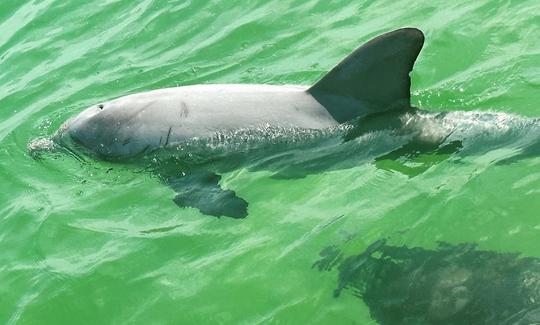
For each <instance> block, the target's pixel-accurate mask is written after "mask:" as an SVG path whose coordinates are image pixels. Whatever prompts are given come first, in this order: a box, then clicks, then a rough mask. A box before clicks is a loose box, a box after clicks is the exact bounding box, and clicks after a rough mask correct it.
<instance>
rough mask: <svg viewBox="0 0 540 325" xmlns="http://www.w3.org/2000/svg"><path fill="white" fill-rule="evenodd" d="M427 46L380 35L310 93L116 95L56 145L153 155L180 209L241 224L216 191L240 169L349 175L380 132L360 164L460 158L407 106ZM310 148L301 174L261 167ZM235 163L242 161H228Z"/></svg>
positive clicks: (257, 88) (243, 205)
mask: <svg viewBox="0 0 540 325" xmlns="http://www.w3.org/2000/svg"><path fill="white" fill-rule="evenodd" d="M423 42H424V35H423V33H422V32H421V31H420V30H418V29H415V28H404V29H399V30H395V31H393V32H389V33H387V34H384V35H381V36H379V37H376V38H375V39H373V40H371V41H369V42H367V43H366V44H364V45H362V46H361V47H360V48H358V49H357V50H356V51H354V52H353V53H352V54H351V55H349V56H348V57H347V58H345V59H344V60H343V61H342V62H341V63H339V64H338V65H337V66H336V67H335V68H333V69H332V70H331V71H330V72H329V73H328V74H327V75H325V76H324V77H323V78H322V79H321V80H319V81H318V82H317V83H315V84H314V85H313V86H311V87H303V86H274V85H192V86H184V87H176V88H167V89H159V90H153V91H149V92H143V93H138V94H132V95H128V96H124V97H120V98H117V99H114V100H111V101H108V102H103V103H99V104H97V105H94V106H92V107H89V108H87V109H86V110H84V111H83V112H81V113H80V114H78V115H77V116H75V117H74V118H72V119H70V120H68V121H67V122H66V123H64V124H63V125H62V126H61V128H60V129H59V131H58V132H57V133H56V135H55V136H54V137H53V140H54V143H55V144H60V145H61V146H63V147H64V148H68V150H70V152H85V153H89V154H90V155H91V156H96V157H98V158H101V159H106V160H112V161H123V162H127V161H130V162H132V161H138V160H141V158H144V157H148V156H151V157H153V158H154V159H155V157H158V158H159V159H158V163H157V164H154V166H153V171H152V172H153V174H155V175H157V176H158V177H159V178H160V180H161V181H162V182H163V183H165V184H167V185H168V186H170V187H171V188H173V189H174V190H175V192H176V196H175V198H174V202H175V203H176V204H177V205H179V206H181V207H195V208H197V209H199V210H200V211H201V212H203V213H205V214H208V215H213V216H229V217H234V218H243V217H245V216H247V208H248V203H247V202H246V201H245V200H243V199H242V198H240V197H238V196H236V193H235V192H234V191H232V190H226V189H223V188H221V186H220V185H219V181H220V176H219V174H220V173H223V172H226V171H227V170H231V169H234V168H236V167H238V163H243V162H246V161H248V162H249V164H250V165H256V166H254V167H255V168H265V167H271V168H274V169H279V170H280V173H279V175H278V176H281V177H301V176H302V175H305V174H306V173H309V172H317V171H318V170H321V169H325V170H326V169H328V168H330V169H331V168H350V167H353V166H351V165H347V164H346V163H345V164H343V163H342V161H343V156H342V154H343V153H344V152H345V151H344V149H343V147H347V146H348V147H349V148H354V149H356V148H357V147H358V144H359V143H360V144H365V142H366V141H369V138H370V137H373V136H375V137H377V135H373V134H374V133H376V134H379V135H380V134H381V132H382V133H384V132H386V133H390V134H391V135H392V136H393V137H392V138H388V137H386V138H385V137H382V138H379V139H375V141H371V143H370V144H371V145H372V144H373V143H377V141H379V142H381V143H379V144H380V146H378V147H377V148H372V150H371V151H370V152H371V155H367V156H366V155H363V156H362V155H360V156H359V157H360V159H367V160H369V159H372V160H373V159H375V160H376V158H378V157H379V158H380V157H385V158H392V157H395V156H396V155H397V157H399V156H400V155H408V153H409V151H411V152H422V151H424V152H431V151H433V152H435V153H439V152H448V151H449V152H457V151H459V150H461V149H462V144H461V140H460V139H457V140H452V137H453V134H457V133H459V132H457V133H456V128H455V127H452V126H451V123H450V124H448V123H445V120H446V116H447V115H451V114H445V113H439V114H433V113H426V112H422V111H420V110H417V109H414V108H411V105H410V85H411V80H410V77H409V73H410V71H411V70H412V67H413V65H414V62H415V60H416V58H417V56H418V54H419V52H420V50H421V48H422V46H423ZM430 121H434V123H431V124H433V125H431V126H430ZM441 121H442V123H440V122H441ZM336 135H337V136H336ZM366 137H367V138H366ZM343 139H345V144H344V143H343ZM366 139H367V140H366ZM296 140H298V141H296ZM353 140H354V141H353ZM313 141H314V142H315V143H316V144H317V146H318V147H319V148H320V149H319V150H316V151H315V152H313V153H310V154H307V155H306V156H307V158H306V157H302V159H300V160H301V161H303V162H306V164H305V165H304V166H298V164H294V163H291V164H290V165H288V166H287V164H289V162H290V160H288V159H287V156H285V155H281V156H280V155H277V156H276V157H277V158H276V159H273V160H271V161H268V159H258V158H263V157H264V155H266V154H268V148H270V147H271V148H273V149H272V150H279V149H280V148H290V147H291V145H293V146H306V145H308V144H310V143H311V142H313ZM45 142H46V143H42V144H45V145H46V146H47V147H50V146H52V144H51V143H50V142H47V141H45ZM291 142H292V143H291ZM33 144H36V143H33ZM396 144H397V148H396ZM38 145H39V144H38ZM270 145H272V146H270ZM340 145H341V147H340ZM308 146H309V145H308ZM441 148H442V149H441ZM209 151H210V152H212V154H208V152H209ZM356 152H357V151H356V150H349V152H348V154H349V155H352V154H354V153H356ZM183 153H187V155H184V154H183ZM289 153H290V152H289ZM340 154H341V155H340ZM234 155H237V158H238V157H239V158H238V159H231V156H234ZM220 157H224V159H221V160H220V159H219V158H220ZM255 158H257V159H255ZM348 161H349V164H350V163H351V162H354V163H362V162H363V161H361V160H360V161H359V160H355V159H351V160H348ZM235 163H236V164H235ZM414 173H415V172H414V171H413V172H411V174H410V175H409V176H414V175H413V174H414ZM186 175H187V176H186Z"/></svg>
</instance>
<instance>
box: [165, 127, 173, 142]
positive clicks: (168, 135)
mask: <svg viewBox="0 0 540 325" xmlns="http://www.w3.org/2000/svg"><path fill="white" fill-rule="evenodd" d="M171 130H172V126H169V132H167V139H166V140H165V146H166V145H168V144H169V138H170V136H171Z"/></svg>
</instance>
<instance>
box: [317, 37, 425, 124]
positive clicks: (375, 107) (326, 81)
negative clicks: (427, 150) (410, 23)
mask: <svg viewBox="0 0 540 325" xmlns="http://www.w3.org/2000/svg"><path fill="white" fill-rule="evenodd" d="M423 44H424V34H423V33H422V32H421V31H420V30H418V29H416V28H403V29H398V30H395V31H393V32H389V33H386V34H383V35H381V36H378V37H376V38H374V39H372V40H371V41H369V42H367V43H365V44H364V45H362V46H361V47H359V48H358V49H357V50H356V51H354V52H353V53H351V54H350V55H349V56H348V57H346V58H345V59H344V60H343V61H341V63H339V64H338V65H337V66H336V67H335V68H333V69H332V70H331V71H330V72H329V73H327V74H326V75H325V76H324V77H323V78H322V79H321V80H319V81H318V82H317V83H316V84H315V85H313V86H312V87H311V88H310V89H309V90H308V92H309V93H310V94H311V95H312V96H313V97H315V99H317V101H319V102H320V103H321V104H322V105H323V106H324V107H325V108H326V109H327V110H328V111H329V112H330V114H331V115H332V116H333V117H334V119H336V121H338V122H339V123H343V122H347V121H349V120H351V119H353V118H355V117H358V116H365V115H368V114H371V113H374V112H384V111H389V110H398V109H406V108H409V107H410V97H411V95H410V87H411V79H410V77H409V72H410V71H411V70H412V67H413V65H414V61H415V60H416V58H417V57H418V54H419V53H420V50H421V49H422V45H423Z"/></svg>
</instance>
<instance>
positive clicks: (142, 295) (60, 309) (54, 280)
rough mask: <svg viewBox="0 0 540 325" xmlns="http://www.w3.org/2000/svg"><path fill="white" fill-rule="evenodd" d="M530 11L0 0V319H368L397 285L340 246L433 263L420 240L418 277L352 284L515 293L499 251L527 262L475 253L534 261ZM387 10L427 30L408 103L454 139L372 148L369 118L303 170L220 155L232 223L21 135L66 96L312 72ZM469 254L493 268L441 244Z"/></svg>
mask: <svg viewBox="0 0 540 325" xmlns="http://www.w3.org/2000/svg"><path fill="white" fill-rule="evenodd" d="M538 12H540V5H539V4H538V1H532V0H530V1H527V0H523V1H475V2H471V1H454V2H451V3H450V2H446V1H415V2H414V3H410V2H405V1H389V0H383V1H376V2H374V1H315V0H308V1H292V0H290V1H289V0H279V1H278V0H275V1H273V0H270V1H268V0H267V1H262V0H257V1H251V0H249V1H242V2H240V1H225V0H215V1H150V0H147V1H101V2H99V3H97V2H95V3H93V2H87V3H85V2H82V1H60V0H39V1H38V0H36V1H15V0H7V1H2V2H1V3H0V180H1V182H0V202H1V203H2V204H1V205H0V250H1V251H0V323H7V324H75V323H76V324H101V323H143V324H149V323H151V324H200V323H221V324H259V323H262V324H264V323H284V324H299V323H313V324H332V323H335V324H342V323H353V324H377V323H381V324H386V323H385V321H384V320H382V318H381V316H380V315H379V314H377V313H376V311H377V310H378V309H377V308H382V307H380V306H383V305H385V304H387V305H391V304H392V302H393V301H396V299H397V298H396V297H397V296H399V295H398V294H396V292H398V293H401V292H402V291H399V290H397V289H396V290H397V291H391V290H389V292H390V293H389V294H387V295H384V292H382V291H380V290H379V291H378V292H382V293H381V295H382V297H378V298H377V299H375V298H373V299H372V300H368V298H367V297H368V296H369V297H372V296H373V295H371V296H370V295H369V293H370V292H371V291H369V289H366V288H365V287H363V285H365V283H366V281H364V280H359V279H360V275H357V271H358V270H359V267H358V266H353V267H351V266H350V265H351V263H350V261H354V260H355V256H357V255H359V254H361V253H362V252H364V251H366V249H368V247H370V249H368V251H367V252H368V253H369V252H374V253H373V254H383V255H384V253H381V252H384V250H385V249H386V250H387V251H388V250H390V249H391V247H402V248H405V249H408V250H407V251H410V252H415V253H414V254H413V253H410V254H413V255H414V258H411V257H410V256H409V255H407V254H409V253H407V254H405V253H401V251H399V252H393V253H387V254H388V256H391V257H392V260H395V261H397V262H396V263H398V262H399V261H405V262H403V263H402V264H407V261H408V263H413V264H414V263H423V262H426V259H423V258H422V257H421V256H428V257H427V260H429V258H430V257H431V261H438V259H437V258H439V257H440V256H441V255H440V254H439V255H437V254H436V253H433V252H437V251H440V250H441V249H442V248H441V247H440V246H439V245H440V244H438V243H439V242H445V243H447V245H450V247H454V248H451V249H449V251H450V252H452V254H449V255H444V254H443V255H444V256H443V257H444V258H442V259H441V260H444V261H445V262H444V263H450V264H452V262H453V261H455V263H457V264H459V269H456V267H454V266H452V267H453V268H452V267H451V268H449V269H437V268H436V267H435V271H433V272H434V273H435V274H436V276H435V278H437V279H438V280H434V281H435V282H436V283H437V284H433V283H435V282H429V281H427V280H426V281H424V280H418V279H416V278H414V279H412V280H411V279H410V278H406V280H403V281H401V282H399V278H396V277H390V279H392V280H388V279H389V278H388V277H386V276H385V273H384V274H383V273H381V272H379V273H377V272H375V275H374V276H373V275H372V276H373V278H371V279H370V281H368V282H367V283H384V282H385V281H389V282H391V281H394V280H395V281H397V282H398V284H392V283H389V285H392V286H394V287H395V288H400V284H402V283H404V282H406V281H408V282H410V283H416V284H417V285H418V286H425V288H423V289H424V290H420V289H422V288H420V289H419V290H417V291H415V292H424V293H425V297H438V296H437V295H436V294H435V293H433V292H435V291H437V290H440V286H441V285H440V283H451V284H452V283H453V284H452V285H449V286H450V287H451V290H450V292H451V293H449V294H448V296H452V297H453V296H456V297H457V298H455V301H453V302H452V303H449V304H446V305H445V304H444V303H440V304H439V305H443V306H446V307H447V308H446V309H445V312H446V313H449V312H450V313H451V312H455V313H456V314H457V315H458V316H459V315H460V314H459V313H460V312H462V310H461V309H460V308H461V307H460V306H462V304H463V302H464V301H465V303H469V302H470V301H474V300H475V299H478V298H477V296H474V295H469V294H468V293H466V294H463V292H464V291H463V290H466V292H469V291H470V292H472V291H474V292H484V293H485V295H486V296H495V295H500V296H501V297H503V296H504V295H503V294H502V293H508V292H512V290H514V289H515V288H523V291H520V295H521V296H520V297H522V298H524V299H525V298H530V299H529V300H531V299H532V300H534V299H535V298H536V297H537V294H538V292H539V291H538V290H540V289H538V288H540V287H538V288H537V287H536V286H535V285H531V283H532V284H536V283H538V282H537V279H540V277H537V275H538V273H536V271H537V270H536V269H535V268H534V267H533V266H531V265H534V263H532V262H531V263H529V262H527V263H521V262H516V265H515V267H516V269H515V270H517V271H520V272H521V273H523V274H525V275H526V276H524V278H518V279H514V278H512V279H511V280H512V281H513V282H511V281H509V280H508V279H509V277H510V275H511V274H513V272H511V270H507V269H505V266H504V265H509V264H511V263H510V262H508V260H507V259H506V257H505V258H503V257H493V256H503V255H502V254H503V253H507V252H513V253H516V254H520V257H519V258H531V259H532V260H533V261H534V260H535V259H537V258H540V236H539V235H540V215H539V211H540V169H539V167H540V157H539V154H538V153H539V152H540V150H539V149H538V147H539V146H540V145H539V143H540V140H539V139H540V127H539V125H538V122H537V120H535V119H534V118H535V117H539V116H540V109H539V107H538V103H539V99H540V92H539V89H540V69H539V66H540V43H539V42H538V35H540V18H539V16H538V14H537V13H538ZM405 26H415V27H418V28H421V29H422V30H423V31H424V32H425V34H426V44H425V46H424V49H423V51H422V53H421V54H420V57H419V59H418V61H417V63H416V65H415V68H414V71H413V73H412V74H411V76H412V91H413V97H412V103H413V105H415V106H417V107H420V108H422V109H424V110H427V111H432V112H438V111H444V112H451V113H450V114H448V115H447V117H446V120H444V121H445V123H446V124H445V125H451V126H452V127H453V128H455V129H456V130H458V132H457V133H456V136H460V137H461V139H463V140H464V141H463V148H462V150H460V151H459V152H456V151H450V152H449V153H445V152H440V151H439V152H433V151H431V152H427V153H422V154H420V155H399V154H398V155H387V156H385V155H384V154H386V153H387V152H388V151H389V150H387V149H386V147H385V146H384V144H385V143H387V142H388V141H390V142H392V141H393V140H392V139H393V138H392V137H390V136H389V135H385V134H382V135H379V137H378V138H377V137H376V138H375V140H373V141H372V142H370V141H369V139H366V138H362V139H357V140H356V141H353V142H352V144H349V145H348V147H346V148H345V149H340V148H339V147H338V149H335V148H334V149H332V148H329V147H328V144H326V147H324V148H326V149H327V150H330V151H332V150H334V151H335V154H336V155H342V158H340V159H337V160H336V159H335V156H333V158H334V160H331V164H330V165H329V166H326V167H327V168H314V171H313V172H309V173H306V174H305V175H302V177H275V174H274V173H275V171H273V170H266V169H260V168H250V167H252V166H240V167H238V168H236V169H233V170H229V171H227V173H225V174H223V177H222V179H221V185H222V186H223V187H226V188H228V189H232V190H234V191H235V192H236V193H237V194H238V195H240V196H241V197H243V198H245V199H246V200H247V201H248V202H249V216H248V217H247V218H246V219H243V220H233V219H228V218H219V219H218V218H213V217H209V216H205V215H203V214H201V213H200V212H199V211H198V210H196V209H180V208H178V207H177V206H176V205H175V204H174V203H173V201H172V200H171V198H172V197H173V196H174V195H173V192H172V190H171V189H170V188H167V187H166V186H163V184H161V183H160V182H159V181H158V180H156V179H155V177H152V176H151V175H149V174H148V173H144V172H141V170H140V169H136V168H133V167H131V166H125V165H122V164H112V163H108V162H103V161H94V160H87V161H84V162H82V161H80V160H78V159H75V158H74V157H72V156H69V155H64V154H50V155H45V156H44V157H43V159H39V160H35V159H33V158H32V156H31V155H30V153H29V152H28V149H27V145H28V143H29V142H30V141H31V140H32V139H35V138H40V137H47V136H50V135H51V134H53V133H54V132H55V130H56V129H57V128H58V127H59V126H60V125H61V124H62V123H63V122H64V121H65V120H66V119H67V118H69V117H70V116H72V115H73V114H75V113H77V112H78V111H80V110H82V109H83V108H85V107H87V106H89V105H92V104H95V103H98V102H100V101H103V100H106V99H110V98H114V97H117V96H120V95H124V94H128V93H133V92H138V91H143V90H150V89H155V88H162V87H170V86H176V85H186V84H196V83H265V84H312V83H313V82H315V81H316V80H317V79H318V78H319V77H320V76H322V75H323V74H324V73H325V72H326V71H328V70H329V69H331V68H332V67H333V65H335V64H336V63H338V62H339V61H340V60H341V59H342V58H343V57H344V56H346V55H347V54H348V53H349V52H351V51H352V50H353V49H355V48H356V47H357V46H359V45H360V44H361V43H363V42H365V41H367V40H369V39H370V38H371V37H374V36H376V35H378V34H381V33H383V32H386V31H389V30H392V29H395V28H399V27H405ZM462 111H465V112H466V113H463V112H462ZM477 112H491V115H481V116H480V115H479V114H477ZM398 146H399V144H398ZM363 148H366V149H365V150H363ZM318 149H320V147H319V146H318V145H312V146H307V147H304V148H302V149H301V150H302V151H301V152H300V154H297V156H296V157H298V158H294V157H295V156H294V155H293V156H292V157H293V158H292V160H291V158H289V159H290V160H289V161H288V163H290V164H295V163H299V164H300V163H307V166H310V164H309V162H310V161H309V157H312V156H311V155H314V156H313V157H314V160H313V164H315V165H317V166H320V165H321V164H322V165H324V163H321V162H318V161H317V159H316V158H317V157H318V156H316V155H315V154H313V153H314V152H318V151H317V150H318ZM385 150H386V151H385ZM398 153H399V152H398ZM272 154H275V153H270V152H269V155H272ZM306 157H307V158H306ZM322 157H325V156H324V155H323V156H322ZM267 158H268V159H271V158H272V157H267ZM295 159H298V161H295ZM325 161H327V160H325ZM338 161H339V162H338ZM253 163H254V164H256V162H253ZM380 240H386V244H384V246H381V245H382V244H377V243H381V241H380ZM373 243H375V244H374V245H375V246H373V245H372V244H373ZM462 244H476V245H477V246H476V248H470V247H469V246H467V247H469V248H466V249H465V248H463V247H464V246H459V245H462ZM381 247H382V248H381ZM385 247H386V248H385ZM388 247H389V248H388ZM471 249H472V252H473V253H475V252H489V253H485V254H484V253H483V255H482V254H480V255H478V256H479V257H478V258H477V260H482V258H484V259H488V260H489V261H491V262H490V263H491V264H490V263H487V264H482V266H481V267H480V266H474V265H473V264H474V263H473V262H472V261H473V260H475V259H474V258H471V259H468V258H462V257H459V256H468V255H467V254H468V253H467V254H466V253H464V252H469V253H470V250H471ZM455 251H457V253H455ZM416 252H424V253H422V254H424V255H422V254H420V253H418V256H417V255H415V254H417V253H416ZM426 252H427V253H426ZM398 253H399V254H398ZM497 254H499V255H497ZM340 256H341V257H340ZM373 256H375V255H373ZM474 256H476V255H474V254H473V257H474ZM481 256H483V257H481ZM512 256H514V255H512ZM347 258H349V259H347ZM519 258H518V257H515V258H514V257H513V260H517V261H521V260H520V259H519ZM364 260H366V259H365V258H359V259H358V261H364ZM347 261H349V262H347ZM458 262H459V263H458ZM359 263H360V264H362V263H364V262H359ZM426 263H427V262H426ZM441 263H442V264H444V263H443V262H441ZM467 263H469V264H467ZM428 264H429V263H428ZM321 265H325V266H326V267H321ZM444 265H446V264H444ZM444 265H442V266H441V268H444ZM486 265H487V266H486ZM501 265H503V266H501ZM413 269H415V268H413ZM415 270H417V271H418V270H420V271H418V272H420V273H422V272H424V269H422V268H421V267H420V266H419V267H418V268H416V269H415ZM512 270H514V269H512ZM347 272H348V273H347ZM411 272H412V271H411ZM474 272H476V273H474ZM405 273H407V272H405ZM413 273H414V272H413ZM413 273H410V274H413ZM473 273H474V274H479V275H478V276H476V277H474V276H471V275H470V274H473ZM514 273H515V272H514ZM407 274H408V273H407ZM482 274H486V278H487V279H493V280H494V281H491V282H490V281H483V280H484V278H482ZM493 274H494V275H493ZM490 276H491V278H489V277H490ZM427 278H429V277H427ZM458 278H459V279H461V278H463V279H466V280H459V279H458ZM340 279H341V280H340ZM396 279H397V280H396ZM417 280H418V281H417ZM507 280H508V281H507ZM514 280H515V281H514ZM437 281H438V282H437ZM445 281H446V282H445ZM460 281H461V282H460ZM475 281H476V282H475ZM482 281H483V282H482ZM462 282H463V283H462ZM472 282H474V283H481V284H482V288H480V289H478V288H476V289H473V287H472V285H473V284H474V283H472ZM507 282H508V283H510V284H509V286H510V288H505V289H504V290H502V289H501V290H495V289H493V290H491V289H490V288H491V287H490V286H489V284H490V283H504V284H506V283H507ZM363 283H364V284H363ZM456 283H457V285H455V284H456ZM486 283H487V284H486ZM340 286H343V290H341V292H340V293H339V295H337V294H336V292H335V289H337V288H340ZM463 288H465V289H463ZM441 290H442V289H441ZM467 290H469V291H467ZM490 290H491V291H490ZM463 295H464V296H465V298H463V299H461V298H460V297H463ZM425 297H417V298H415V297H412V298H411V297H409V298H407V299H405V300H406V301H408V302H411V301H413V302H414V301H422V299H424V298H425ZM475 297H476V298H475ZM393 298H396V299H393ZM533 298H534V299H533ZM415 299H416V300H415ZM460 299H461V300H460ZM510 299H512V301H516V299H515V297H513V296H510V295H509V296H508V299H507V300H505V299H503V298H501V300H500V301H497V304H496V305H497V306H498V307H497V308H499V309H505V308H507V309H508V310H510V311H511V312H510V311H509V314H508V315H506V316H508V318H507V319H508V320H509V322H508V323H510V320H512V319H513V318H512V317H513V316H515V315H516V314H518V313H519V312H521V314H520V315H523V314H525V313H526V312H527V311H528V310H529V309H534V308H535V307H534V306H536V305H535V303H536V301H532V302H530V301H529V302H528V303H527V304H525V303H523V304H522V305H519V304H518V306H517V307H515V308H514V307H512V308H510V307H508V306H510V305H511V301H509V300H510ZM397 300H398V301H399V299H397ZM427 300H428V301H430V302H431V303H433V302H434V301H435V302H437V299H436V298H433V299H427ZM482 301H485V300H482ZM398 305H399V304H398ZM447 305H452V306H453V307H448V306H447ZM531 306H532V307H531ZM522 307H523V308H524V309H520V308H522ZM404 308H405V307H404ZM452 308H453V309H452ZM475 308H478V309H480V308H481V307H478V306H477V307H475ZM486 308H487V309H489V308H488V307H486ZM527 308H529V309H527ZM383 309H384V308H383ZM398 309H399V308H398ZM420 309H421V310H428V311H431V316H429V315H427V316H426V318H425V319H424V318H421V317H420V318H415V319H405V318H401V319H402V321H403V323H404V324H419V323H422V324H424V323H426V324H428V323H434V324H436V323H443V322H442V321H440V320H439V322H438V321H437V319H433V314H438V315H442V316H441V317H443V316H444V315H446V314H445V312H441V311H440V310H439V309H436V308H435V309H433V310H432V309H429V308H424V309H422V308H420ZM448 310H450V311H448ZM405 313H407V312H405ZM411 313H412V312H411ZM420 314H421V313H420ZM415 315H416V314H415ZM518 316H519V315H518ZM418 317H419V316H418ZM430 317H431V318H430ZM469 319H470V318H469ZM475 320H476V322H477V323H479V324H480V323H490V322H489V317H487V316H486V317H484V316H482V315H480V316H478V317H477V318H476V319H475ZM452 322H453V323H452ZM447 323H448V324H454V323H456V324H458V323H460V322H459V318H458V319H457V320H452V321H448V322H447ZM461 323H464V322H461ZM491 323H493V322H491Z"/></svg>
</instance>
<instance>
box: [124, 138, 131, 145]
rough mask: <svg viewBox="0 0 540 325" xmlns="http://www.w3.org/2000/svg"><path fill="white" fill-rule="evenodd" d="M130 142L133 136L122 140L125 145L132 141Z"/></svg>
mask: <svg viewBox="0 0 540 325" xmlns="http://www.w3.org/2000/svg"><path fill="white" fill-rule="evenodd" d="M130 142H131V138H127V139H125V140H124V141H123V142H122V145H123V146H125V145H127V144H128V143H130Z"/></svg>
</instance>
